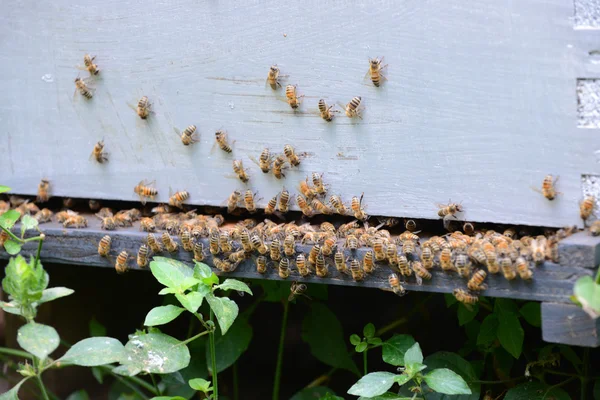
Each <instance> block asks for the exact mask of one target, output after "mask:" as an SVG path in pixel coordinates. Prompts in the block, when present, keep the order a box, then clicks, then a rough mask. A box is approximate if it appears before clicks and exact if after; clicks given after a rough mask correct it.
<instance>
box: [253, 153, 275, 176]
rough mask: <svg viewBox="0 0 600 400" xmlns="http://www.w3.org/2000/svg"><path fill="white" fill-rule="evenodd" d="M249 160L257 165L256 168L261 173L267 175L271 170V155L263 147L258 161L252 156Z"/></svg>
mask: <svg viewBox="0 0 600 400" xmlns="http://www.w3.org/2000/svg"><path fill="white" fill-rule="evenodd" d="M250 159H251V160H252V161H254V162H255V163H256V164H258V167H259V168H260V170H261V171H262V172H263V173H265V174H267V173H269V171H270V170H271V153H270V152H269V149H268V148H266V147H265V148H264V149H263V151H262V152H261V153H260V156H259V157H258V161H256V159H255V158H254V157H252V156H251V157H250Z"/></svg>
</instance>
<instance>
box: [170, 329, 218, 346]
mask: <svg viewBox="0 0 600 400" xmlns="http://www.w3.org/2000/svg"><path fill="white" fill-rule="evenodd" d="M206 334H210V331H204V332H200V333H199V334H197V335H195V336H192V337H191V338H189V339H185V340H184V341H183V342H181V343H179V344H178V345H177V346H181V345H184V344H188V343H189V342H193V341H194V340H196V339H198V338H199V337H200V336H204V335H206Z"/></svg>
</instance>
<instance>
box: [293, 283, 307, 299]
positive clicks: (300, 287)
mask: <svg viewBox="0 0 600 400" xmlns="http://www.w3.org/2000/svg"><path fill="white" fill-rule="evenodd" d="M304 292H306V285H305V284H303V283H298V282H294V283H292V286H291V287H290V295H289V297H288V301H293V300H294V299H295V298H296V296H300V295H302V296H306V295H305V294H304ZM306 297H308V296H306ZM308 298H309V299H310V297H308Z"/></svg>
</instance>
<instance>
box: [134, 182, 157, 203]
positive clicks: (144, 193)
mask: <svg viewBox="0 0 600 400" xmlns="http://www.w3.org/2000/svg"><path fill="white" fill-rule="evenodd" d="M153 184H154V181H152V182H146V181H145V180H142V181H140V183H138V184H137V186H135V187H134V188H133V192H134V193H135V194H137V195H138V196H140V201H141V202H142V204H146V199H147V198H149V199H150V200H154V198H155V197H156V195H158V190H157V189H155V188H153V187H150V186H151V185H153Z"/></svg>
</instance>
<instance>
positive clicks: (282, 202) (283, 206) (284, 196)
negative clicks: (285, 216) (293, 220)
mask: <svg viewBox="0 0 600 400" xmlns="http://www.w3.org/2000/svg"><path fill="white" fill-rule="evenodd" d="M289 205H290V192H288V191H287V190H285V189H283V190H282V191H281V192H280V193H279V206H278V209H279V212H282V213H286V212H288V210H289Z"/></svg>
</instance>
